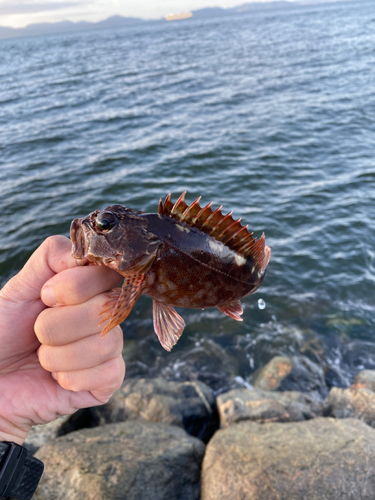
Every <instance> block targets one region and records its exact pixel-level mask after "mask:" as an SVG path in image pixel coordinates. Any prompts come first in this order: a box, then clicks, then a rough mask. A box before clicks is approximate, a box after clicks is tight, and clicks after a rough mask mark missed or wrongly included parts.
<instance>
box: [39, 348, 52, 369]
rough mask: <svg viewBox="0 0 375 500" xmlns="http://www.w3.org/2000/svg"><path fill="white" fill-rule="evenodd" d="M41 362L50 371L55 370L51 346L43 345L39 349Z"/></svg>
mask: <svg viewBox="0 0 375 500" xmlns="http://www.w3.org/2000/svg"><path fill="white" fill-rule="evenodd" d="M38 359H39V363H40V365H41V366H42V368H44V369H45V370H47V371H48V372H53V371H54V369H53V361H52V357H51V348H50V347H47V346H44V345H41V346H40V347H39V349H38Z"/></svg>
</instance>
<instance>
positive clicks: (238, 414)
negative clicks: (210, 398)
mask: <svg viewBox="0 0 375 500" xmlns="http://www.w3.org/2000/svg"><path fill="white" fill-rule="evenodd" d="M217 407H218V410H219V415H220V426H221V427H223V428H224V427H228V426H229V425H232V424H234V423H236V422H240V421H242V420H252V421H255V422H259V423H264V422H293V421H300V420H308V419H310V418H314V417H317V416H320V415H321V414H322V404H321V403H319V402H318V401H315V400H314V399H312V398H310V397H309V396H307V395H306V394H302V393H301V392H292V391H291V392H270V391H260V390H257V389H255V390H248V389H234V390H232V391H229V392H226V393H225V394H221V395H220V396H219V397H218V398H217Z"/></svg>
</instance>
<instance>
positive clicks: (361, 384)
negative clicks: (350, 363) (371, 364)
mask: <svg viewBox="0 0 375 500" xmlns="http://www.w3.org/2000/svg"><path fill="white" fill-rule="evenodd" d="M352 387H353V388H357V389H368V390H370V391H373V392H375V370H362V371H361V372H359V373H358V375H357V376H356V377H355V379H354V382H353V385H352Z"/></svg>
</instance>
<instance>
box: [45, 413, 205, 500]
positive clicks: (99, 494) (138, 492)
mask: <svg viewBox="0 0 375 500" xmlns="http://www.w3.org/2000/svg"><path fill="white" fill-rule="evenodd" d="M204 450H205V445H204V444H203V443H202V441H200V440H199V439H196V438H193V437H191V436H189V435H188V434H187V433H186V432H185V431H184V430H183V429H180V428H179V427H175V426H171V425H168V424H162V423H153V422H137V421H127V422H122V423H118V424H110V425H106V426H103V427H96V428H94V429H83V430H80V431H76V432H72V433H70V434H67V435H66V436H62V437H60V438H58V439H56V441H55V442H54V443H53V444H48V445H46V446H44V447H43V448H41V449H40V450H39V451H38V452H37V453H36V457H38V458H39V459H40V460H42V461H43V462H44V464H45V472H44V474H43V476H42V480H41V482H40V483H39V486H38V488H37V491H36V493H35V500H66V499H69V500H82V499H85V500H98V499H105V500H120V499H121V500H141V499H149V498H150V499H151V498H152V500H180V499H181V498H183V499H184V500H198V499H199V490H200V468H201V462H202V458H203V454H204Z"/></svg>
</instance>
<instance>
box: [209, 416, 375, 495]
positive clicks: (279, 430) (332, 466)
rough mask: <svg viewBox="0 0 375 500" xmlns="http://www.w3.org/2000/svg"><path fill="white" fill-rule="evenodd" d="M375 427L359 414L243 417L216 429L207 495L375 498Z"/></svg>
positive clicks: (212, 445) (210, 449)
mask: <svg viewBox="0 0 375 500" xmlns="http://www.w3.org/2000/svg"><path fill="white" fill-rule="evenodd" d="M374 491H375V430H374V429H372V428H371V427H369V426H367V425H366V424H364V423H363V422H360V421H359V420H355V419H345V420H335V419H331V418H321V417H319V418H316V419H313V420H308V421H304V422H293V423H265V424H258V423H254V422H241V423H238V424H236V425H233V426H231V427H228V428H226V429H222V430H219V431H217V432H216V433H215V435H214V437H213V438H212V439H211V441H210V442H209V444H208V445H207V450H206V454H205V457H204V460H203V466H202V493H201V500H237V499H241V500H301V499H309V500H338V499H340V500H358V499H361V500H373V498H374Z"/></svg>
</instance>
